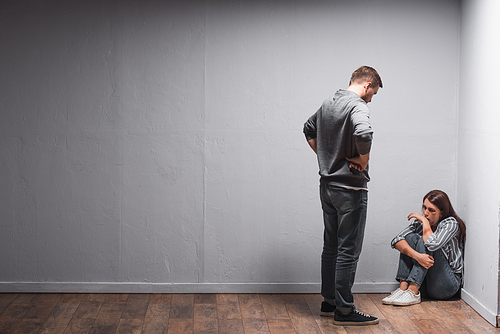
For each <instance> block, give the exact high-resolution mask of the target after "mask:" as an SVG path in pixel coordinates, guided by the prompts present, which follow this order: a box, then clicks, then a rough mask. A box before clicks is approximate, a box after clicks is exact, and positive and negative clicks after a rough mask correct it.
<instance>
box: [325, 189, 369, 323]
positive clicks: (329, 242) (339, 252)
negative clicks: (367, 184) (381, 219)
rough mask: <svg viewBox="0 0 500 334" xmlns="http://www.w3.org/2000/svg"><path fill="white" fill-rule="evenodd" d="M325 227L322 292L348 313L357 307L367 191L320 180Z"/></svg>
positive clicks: (326, 297) (327, 298)
mask: <svg viewBox="0 0 500 334" xmlns="http://www.w3.org/2000/svg"><path fill="white" fill-rule="evenodd" d="M320 197H321V206H322V208H323V221H324V225H325V231H324V235H323V253H322V255H321V295H322V296H323V297H324V298H325V300H327V301H329V302H331V303H332V302H335V305H336V306H337V309H338V310H339V311H340V312H342V313H348V312H351V311H352V310H354V309H355V307H354V303H353V302H354V300H353V295H352V291H351V289H352V285H353V283H354V276H355V275H356V267H357V264H358V260H359V254H360V253H361V248H362V244H363V237H364V232H365V225H366V211H367V204H368V193H367V191H364V190H350V189H344V188H340V187H335V186H331V185H328V184H321V186H320Z"/></svg>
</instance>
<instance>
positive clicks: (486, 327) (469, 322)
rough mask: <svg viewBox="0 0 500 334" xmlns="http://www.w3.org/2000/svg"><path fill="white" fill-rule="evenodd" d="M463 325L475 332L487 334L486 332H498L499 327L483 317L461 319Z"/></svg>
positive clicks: (476, 333) (499, 331)
mask: <svg viewBox="0 0 500 334" xmlns="http://www.w3.org/2000/svg"><path fill="white" fill-rule="evenodd" d="M462 322H463V323H464V325H466V326H467V328H468V329H469V330H470V331H471V332H472V333H475V334H488V333H496V334H498V333H500V328H495V327H494V326H493V325H491V324H490V323H489V322H487V321H486V320H484V319H482V318H481V319H464V320H462Z"/></svg>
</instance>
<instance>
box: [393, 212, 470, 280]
mask: <svg viewBox="0 0 500 334" xmlns="http://www.w3.org/2000/svg"><path fill="white" fill-rule="evenodd" d="M459 229H460V227H459V225H458V222H457V220H456V219H455V218H454V217H448V218H445V219H443V220H442V221H440V222H439V224H438V226H437V228H436V231H434V233H432V234H431V235H430V236H429V238H428V239H427V241H426V242H425V247H426V248H427V249H428V250H429V251H431V252H433V251H436V250H438V249H441V250H442V251H443V254H444V256H445V257H446V259H447V260H448V263H449V264H450V267H451V269H452V270H453V272H454V273H458V274H462V270H463V258H462V247H461V245H460V242H459V240H458V232H459ZM422 232H423V227H422V223H421V222H419V221H415V220H414V221H412V222H411V223H410V225H408V226H407V227H406V228H405V229H404V230H402V231H401V232H399V234H398V235H397V236H396V237H395V238H394V239H392V241H391V247H392V248H395V247H394V245H396V243H397V242H398V241H401V240H404V239H405V237H406V236H407V235H408V234H410V233H417V234H419V235H422Z"/></svg>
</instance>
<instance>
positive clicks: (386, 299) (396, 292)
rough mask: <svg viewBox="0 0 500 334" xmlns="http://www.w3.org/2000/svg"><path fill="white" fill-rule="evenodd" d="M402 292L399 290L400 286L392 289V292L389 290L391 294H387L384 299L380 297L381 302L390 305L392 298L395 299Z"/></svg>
mask: <svg viewBox="0 0 500 334" xmlns="http://www.w3.org/2000/svg"><path fill="white" fill-rule="evenodd" d="M403 293H404V291H403V290H401V289H400V288H397V289H396V290H394V291H393V292H391V294H390V295H389V296H387V297H385V298H384V299H382V304H385V305H392V302H394V300H396V299H397V298H398V297H399V296H401V295H402V294H403Z"/></svg>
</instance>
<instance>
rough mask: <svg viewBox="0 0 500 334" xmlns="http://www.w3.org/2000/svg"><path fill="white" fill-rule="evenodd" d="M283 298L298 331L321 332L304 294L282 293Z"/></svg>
mask: <svg viewBox="0 0 500 334" xmlns="http://www.w3.org/2000/svg"><path fill="white" fill-rule="evenodd" d="M282 299H283V302H284V303H285V307H286V309H287V311H288V315H289V317H290V320H291V321H292V324H293V327H294V329H295V331H296V332H297V333H315V334H319V333H321V330H320V329H319V326H318V324H317V323H316V321H315V319H314V316H313V314H312V312H311V310H310V308H309V305H308V304H307V302H306V300H305V298H304V296H303V295H302V294H294V295H282Z"/></svg>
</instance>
